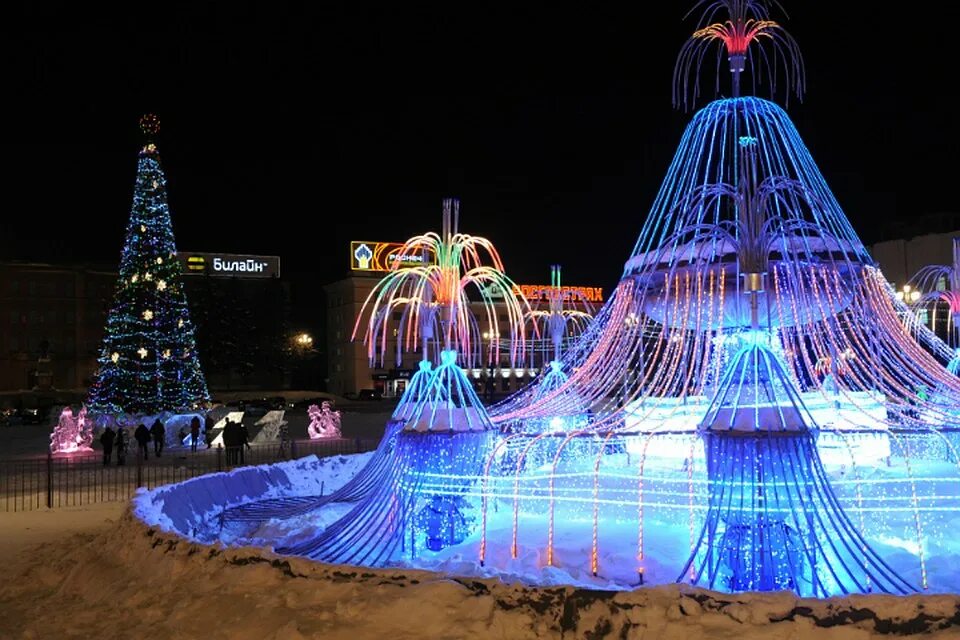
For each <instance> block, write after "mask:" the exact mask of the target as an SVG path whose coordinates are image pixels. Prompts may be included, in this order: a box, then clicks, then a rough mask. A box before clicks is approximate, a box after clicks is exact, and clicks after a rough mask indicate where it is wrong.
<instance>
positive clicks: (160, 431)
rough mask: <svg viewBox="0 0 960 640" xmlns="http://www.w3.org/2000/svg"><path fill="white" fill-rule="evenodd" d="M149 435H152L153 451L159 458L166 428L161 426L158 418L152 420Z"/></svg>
mask: <svg viewBox="0 0 960 640" xmlns="http://www.w3.org/2000/svg"><path fill="white" fill-rule="evenodd" d="M150 435H152V436H153V452H154V453H155V454H157V457H158V458H159V457H160V454H161V453H163V443H164V439H165V437H166V435H167V430H166V429H164V428H163V423H162V422H160V418H157V419H156V420H154V421H153V426H152V427H150Z"/></svg>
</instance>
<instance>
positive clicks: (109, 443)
mask: <svg viewBox="0 0 960 640" xmlns="http://www.w3.org/2000/svg"><path fill="white" fill-rule="evenodd" d="M116 437H117V434H116V433H114V432H113V429H111V428H110V427H107V428H106V429H104V430H103V433H101V434H100V445H101V446H102V447H103V466H107V465H108V464H110V458H112V457H113V440H114V438H116Z"/></svg>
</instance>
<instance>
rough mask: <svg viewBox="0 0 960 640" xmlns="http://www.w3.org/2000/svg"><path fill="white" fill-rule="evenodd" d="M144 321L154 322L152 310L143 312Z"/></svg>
mask: <svg viewBox="0 0 960 640" xmlns="http://www.w3.org/2000/svg"><path fill="white" fill-rule="evenodd" d="M143 319H144V320H153V311H151V310H150V309H147V310H146V311H144V312H143Z"/></svg>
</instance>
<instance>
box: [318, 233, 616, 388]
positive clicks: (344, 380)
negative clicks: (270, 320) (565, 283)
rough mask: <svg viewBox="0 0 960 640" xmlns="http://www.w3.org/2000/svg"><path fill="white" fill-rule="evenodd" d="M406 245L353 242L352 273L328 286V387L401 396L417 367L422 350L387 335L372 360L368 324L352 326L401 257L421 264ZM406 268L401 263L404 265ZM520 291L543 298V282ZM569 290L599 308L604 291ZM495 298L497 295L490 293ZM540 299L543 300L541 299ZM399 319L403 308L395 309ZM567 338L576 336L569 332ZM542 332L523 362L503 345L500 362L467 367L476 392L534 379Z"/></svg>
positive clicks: (484, 330) (542, 353) (544, 350)
mask: <svg viewBox="0 0 960 640" xmlns="http://www.w3.org/2000/svg"><path fill="white" fill-rule="evenodd" d="M401 246H402V244H401V243H396V242H359V241H354V242H352V243H351V245H350V255H351V262H350V266H351V269H350V273H349V275H348V276H347V277H345V278H343V279H341V280H338V281H336V282H333V283H330V284H328V285H326V286H325V287H324V291H325V293H326V298H327V305H326V307H327V318H326V332H327V337H326V338H327V354H328V358H327V366H328V371H327V379H326V383H327V384H326V387H327V391H329V392H331V393H335V394H338V395H350V394H356V393H359V392H360V391H361V390H363V389H373V390H375V391H378V392H380V393H381V394H382V395H383V396H384V397H388V398H389V397H397V396H400V395H401V394H402V393H403V391H404V389H405V388H406V384H407V381H408V380H409V379H410V377H411V376H412V375H413V373H414V372H415V371H416V368H417V363H418V362H419V361H420V360H421V354H420V352H419V351H417V352H405V351H402V350H401V351H400V352H399V362H398V360H397V355H398V352H397V343H396V341H395V340H390V339H388V340H387V344H386V348H385V350H384V357H383V360H382V364H381V363H380V362H379V361H378V362H376V363H375V365H374V366H371V365H370V359H369V356H368V351H367V346H366V345H365V344H364V334H363V330H364V327H363V326H361V327H360V328H359V329H358V332H357V336H356V340H353V339H352V337H353V333H354V325H355V324H356V322H357V318H358V317H359V316H360V311H361V309H362V308H363V304H364V302H365V301H366V299H367V297H368V296H369V295H370V292H371V291H372V290H373V288H374V287H375V286H376V284H377V282H379V281H380V279H381V278H382V277H383V276H384V274H386V272H387V271H388V270H389V269H390V268H391V265H392V264H394V263H396V262H400V264H402V265H407V266H411V265H417V264H422V262H423V258H422V257H420V256H403V255H401V254H399V252H398V250H399V248H400V247H401ZM401 268H402V267H401ZM518 289H519V291H518V292H519V293H520V294H522V295H524V296H526V297H527V298H528V299H529V300H530V302H531V304H536V302H538V300H536V299H537V298H542V299H544V300H545V296H546V291H547V289H548V287H547V286H545V285H518ZM566 289H568V290H569V291H570V292H571V294H575V296H576V297H580V298H583V299H586V300H588V301H589V302H591V303H592V304H593V305H594V309H599V308H600V306H601V305H602V304H603V291H602V289H601V288H600V287H566ZM488 293H490V292H488ZM492 295H493V297H494V298H495V297H496V294H495V293H493V294H492ZM541 301H542V300H541ZM474 304H476V308H475V309H474V317H476V318H477V322H478V330H479V332H480V334H481V335H482V336H483V338H484V341H486V340H487V339H489V336H490V327H489V325H488V321H487V317H486V313H485V312H484V311H483V306H482V305H481V304H480V303H474ZM495 306H496V307H497V316H498V322H499V323H501V324H506V323H507V321H508V317H507V310H506V306H505V305H502V304H497V303H495ZM394 313H395V315H396V318H395V319H397V320H399V317H400V314H401V311H395V312H394ZM569 338H571V339H572V338H573V336H570V337H569ZM547 342H548V339H547V338H546V337H545V336H543V337H541V338H540V339H539V340H535V339H534V340H530V341H529V343H528V352H527V355H526V358H525V359H524V361H523V362H518V363H511V362H510V361H509V358H510V356H509V348H508V347H507V346H506V345H505V344H504V345H503V348H502V349H501V357H500V361H499V362H489V363H485V365H484V366H483V367H477V368H472V369H469V370H467V376H468V378H470V379H471V380H473V382H474V387H475V389H476V391H477V393H480V394H484V393H489V392H492V393H493V395H495V396H498V397H501V396H504V395H507V394H510V393H513V392H515V391H517V390H518V389H520V388H521V387H523V386H524V385H526V384H527V383H529V382H530V381H531V380H532V379H533V378H535V377H536V376H537V375H538V374H539V372H540V369H541V368H542V367H543V366H544V364H545V360H549V359H550V357H551V356H552V346H551V345H548V344H546V343H547Z"/></svg>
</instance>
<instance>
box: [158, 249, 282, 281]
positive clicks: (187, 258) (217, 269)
mask: <svg viewBox="0 0 960 640" xmlns="http://www.w3.org/2000/svg"><path fill="white" fill-rule="evenodd" d="M177 258H178V259H179V260H180V263H181V264H182V265H183V273H184V275H188V276H190V275H194V276H221V277H225V278H279V277H280V256H249V255H237V254H234V253H199V252H196V251H179V252H178V253H177Z"/></svg>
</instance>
